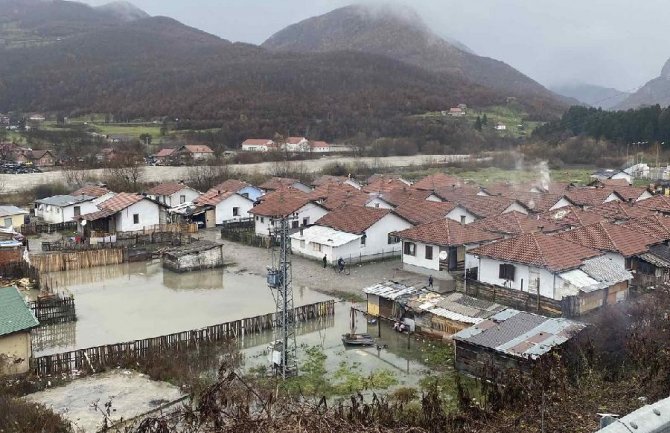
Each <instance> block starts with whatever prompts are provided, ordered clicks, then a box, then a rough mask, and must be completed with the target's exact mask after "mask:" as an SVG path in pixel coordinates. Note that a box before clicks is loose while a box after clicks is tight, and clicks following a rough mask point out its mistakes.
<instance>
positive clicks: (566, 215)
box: [535, 206, 606, 229]
mask: <svg viewBox="0 0 670 433" xmlns="http://www.w3.org/2000/svg"><path fill="white" fill-rule="evenodd" d="M535 217H539V219H540V220H541V221H545V222H547V223H548V224H550V225H553V224H558V225H560V226H562V227H563V228H564V229H573V228H577V227H583V226H586V225H589V224H595V223H599V222H601V221H606V219H605V217H604V216H602V215H600V214H598V213H595V212H590V211H587V210H582V209H581V208H580V207H577V206H566V207H562V208H560V209H556V210H553V211H548V212H545V213H543V214H540V215H535Z"/></svg>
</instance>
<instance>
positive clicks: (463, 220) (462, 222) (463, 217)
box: [461, 215, 465, 224]
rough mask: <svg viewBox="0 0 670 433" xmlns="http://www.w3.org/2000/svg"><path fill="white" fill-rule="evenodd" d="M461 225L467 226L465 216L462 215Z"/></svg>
mask: <svg viewBox="0 0 670 433" xmlns="http://www.w3.org/2000/svg"><path fill="white" fill-rule="evenodd" d="M461 224H465V215H461Z"/></svg>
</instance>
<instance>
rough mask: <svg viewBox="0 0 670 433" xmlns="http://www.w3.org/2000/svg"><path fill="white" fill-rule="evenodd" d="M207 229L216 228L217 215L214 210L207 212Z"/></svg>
mask: <svg viewBox="0 0 670 433" xmlns="http://www.w3.org/2000/svg"><path fill="white" fill-rule="evenodd" d="M205 227H206V228H211V227H216V213H215V212H214V209H209V210H207V211H205Z"/></svg>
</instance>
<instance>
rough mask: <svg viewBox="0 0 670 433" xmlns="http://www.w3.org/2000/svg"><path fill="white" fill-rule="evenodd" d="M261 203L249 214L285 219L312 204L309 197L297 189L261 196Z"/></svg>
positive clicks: (282, 190)
mask: <svg viewBox="0 0 670 433" xmlns="http://www.w3.org/2000/svg"><path fill="white" fill-rule="evenodd" d="M262 200H263V201H262V202H261V203H260V204H258V205H256V206H254V207H253V208H251V210H250V211H249V213H252V214H254V215H261V216H267V217H287V216H289V215H291V214H293V213H295V212H297V211H298V210H300V208H302V207H303V206H305V205H306V204H308V203H310V202H312V201H313V200H312V199H311V198H310V196H309V195H308V194H306V193H304V192H302V191H298V190H297V189H288V188H287V189H281V190H279V191H275V192H272V193H270V194H267V195H265V196H263V199H262Z"/></svg>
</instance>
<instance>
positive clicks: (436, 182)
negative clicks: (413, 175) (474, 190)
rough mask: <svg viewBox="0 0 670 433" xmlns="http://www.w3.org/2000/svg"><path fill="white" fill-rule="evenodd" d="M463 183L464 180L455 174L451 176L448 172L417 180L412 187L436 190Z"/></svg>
mask: <svg viewBox="0 0 670 433" xmlns="http://www.w3.org/2000/svg"><path fill="white" fill-rule="evenodd" d="M461 184H463V181H462V180H461V179H459V178H457V177H455V176H450V175H448V174H446V173H435V174H431V175H429V176H426V177H424V178H423V179H421V180H419V181H417V182H416V183H415V184H414V185H412V187H414V188H415V189H423V190H428V191H434V190H437V189H439V188H449V187H452V186H455V185H461Z"/></svg>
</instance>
